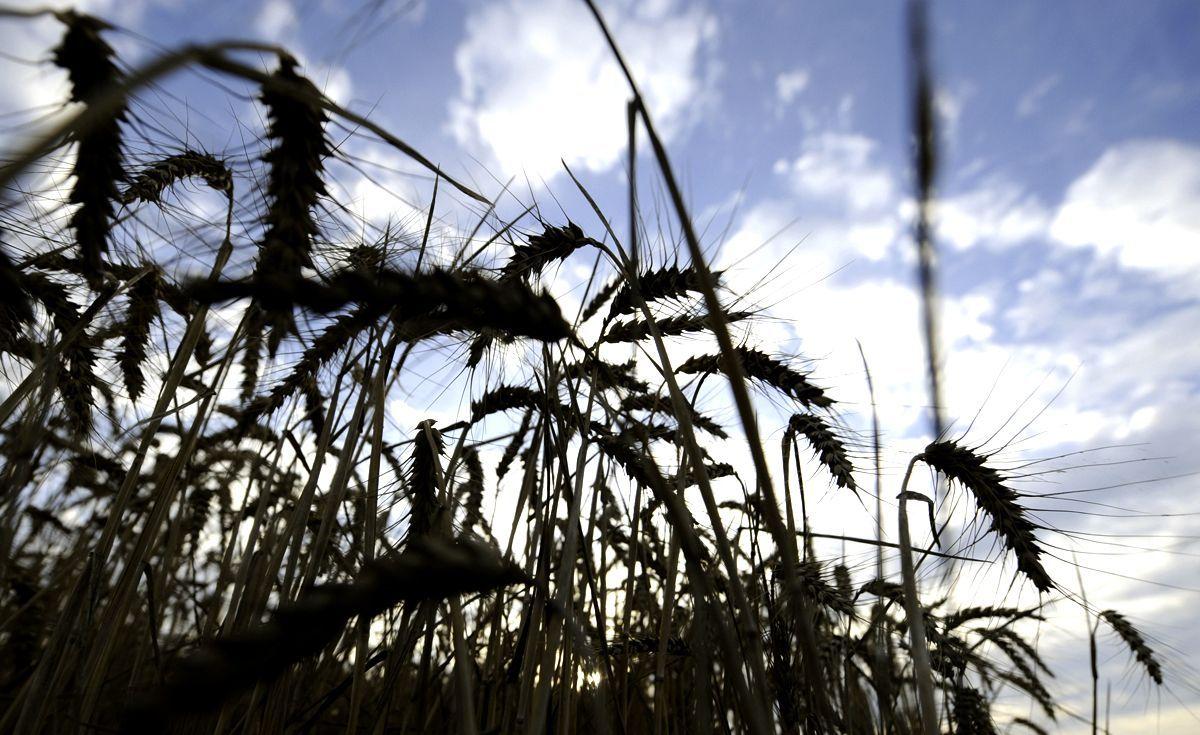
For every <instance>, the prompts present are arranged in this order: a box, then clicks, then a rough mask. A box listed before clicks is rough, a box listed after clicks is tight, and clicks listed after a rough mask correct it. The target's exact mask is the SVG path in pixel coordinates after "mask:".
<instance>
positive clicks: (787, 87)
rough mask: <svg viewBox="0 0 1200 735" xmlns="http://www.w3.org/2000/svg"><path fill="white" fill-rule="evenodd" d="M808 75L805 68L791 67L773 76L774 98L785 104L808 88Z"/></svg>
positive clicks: (788, 103)
mask: <svg viewBox="0 0 1200 735" xmlns="http://www.w3.org/2000/svg"><path fill="white" fill-rule="evenodd" d="M809 79H810V76H809V73H808V70H807V69H793V70H791V71H787V72H783V73H782V74H780V75H779V76H777V77H775V99H776V100H777V101H778V102H779V104H780V105H782V106H785V107H786V106H787V105H790V104H791V103H792V100H794V99H796V96H797V95H799V94H800V93H801V92H803V91H804V90H805V89H807V88H808V82H809Z"/></svg>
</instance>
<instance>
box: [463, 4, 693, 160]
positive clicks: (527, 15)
mask: <svg viewBox="0 0 1200 735" xmlns="http://www.w3.org/2000/svg"><path fill="white" fill-rule="evenodd" d="M604 5H605V7H604V10H605V16H606V19H607V20H608V22H609V23H610V26H611V28H612V31H613V33H614V35H615V37H616V38H617V41H618V43H620V45H621V48H622V51H623V53H624V54H625V56H626V58H627V59H628V61H629V63H630V65H631V67H632V70H633V73H634V75H635V77H636V79H637V80H638V83H639V85H640V87H641V89H642V93H643V94H644V95H645V97H646V101H647V105H648V106H649V108H650V111H651V114H653V115H654V118H655V123H656V125H658V127H659V129H660V133H661V134H662V135H663V136H664V137H666V138H667V139H670V138H671V137H672V136H674V135H676V134H678V133H679V131H681V130H682V129H683V128H684V126H685V125H686V124H687V123H688V122H690V121H692V120H694V119H695V117H696V113H697V107H698V106H699V105H700V104H701V103H702V101H703V99H704V98H705V97H706V96H707V95H708V94H710V81H711V80H710V77H709V76H708V75H709V74H710V73H711V71H712V69H713V68H714V67H712V65H711V64H710V63H707V54H706V52H707V51H708V50H709V49H710V48H711V46H712V44H713V43H714V41H715V37H716V31H717V24H716V20H715V18H714V17H713V16H712V15H710V14H709V13H707V12H706V11H704V10H703V9H701V8H699V7H695V6H692V7H687V8H684V7H682V6H681V4H680V3H677V2H674V0H659V1H658V2H653V3H634V2H632V1H631V0H621V1H620V2H613V3H606V4H604ZM455 66H456V68H457V70H458V74H459V78H460V80H461V86H460V89H459V93H458V95H457V97H456V98H455V99H454V100H453V101H452V102H451V104H450V121H449V128H450V130H451V132H452V133H453V135H454V137H455V138H456V139H457V140H458V142H459V143H460V144H463V145H465V146H467V147H469V148H472V149H475V150H478V151H480V152H482V153H483V154H484V155H485V156H487V157H488V158H489V159H490V160H489V163H491V164H493V165H495V166H497V167H498V168H499V169H500V173H501V174H502V175H504V176H508V175H514V174H522V173H528V174H530V175H531V176H533V177H537V176H542V177H545V178H550V177H552V176H554V175H557V174H558V173H560V172H561V165H560V163H559V159H560V158H561V159H565V160H566V161H567V162H568V164H571V165H572V166H576V167H583V168H586V169H588V170H591V171H604V170H606V169H608V168H610V167H612V166H613V165H614V164H616V163H617V162H618V161H619V160H620V158H621V155H622V154H623V152H624V151H625V146H626V137H627V136H626V123H625V106H626V102H627V101H628V99H629V89H628V86H627V85H626V82H625V80H624V78H623V77H622V75H621V72H620V70H619V68H618V67H617V65H616V63H615V62H614V61H613V59H612V56H611V54H610V52H609V50H608V48H607V47H606V45H605V43H604V39H603V37H602V36H601V34H600V31H599V29H598V28H597V27H596V24H595V21H594V20H593V19H592V18H591V16H590V14H589V13H588V12H587V9H586V8H585V7H584V6H583V4H582V3H578V2H574V1H573V0H508V1H507V2H501V3H492V4H486V5H481V6H478V7H477V8H476V9H475V10H473V11H472V13H471V15H470V16H469V17H468V18H467V32H466V37H465V38H464V39H463V41H462V43H461V44H460V45H459V47H458V49H457V51H456V52H455Z"/></svg>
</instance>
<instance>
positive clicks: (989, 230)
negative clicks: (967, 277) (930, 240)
mask: <svg viewBox="0 0 1200 735" xmlns="http://www.w3.org/2000/svg"><path fill="white" fill-rule="evenodd" d="M1050 217H1051V213H1050V212H1049V211H1048V210H1047V209H1046V207H1045V206H1044V205H1043V204H1042V203H1041V202H1040V201H1038V199H1037V198H1036V197H1033V196H1031V195H1028V194H1026V193H1025V192H1024V191H1023V190H1022V189H1021V188H1020V187H1019V186H1017V185H1015V184H1013V183H1011V182H1009V181H1003V180H1000V181H993V182H990V183H987V184H985V185H983V186H980V187H979V188H977V189H974V190H972V191H969V192H966V193H964V194H959V195H955V196H952V197H947V198H945V199H942V200H940V201H938V203H937V233H938V237H939V239H941V240H944V241H946V242H949V243H950V244H951V245H953V246H954V247H956V248H959V249H966V248H969V247H972V246H974V245H976V244H983V245H1011V244H1015V243H1019V242H1023V241H1026V240H1029V239H1031V238H1034V237H1037V236H1039V235H1042V234H1044V233H1045V231H1046V227H1047V225H1048V224H1049V222H1050Z"/></svg>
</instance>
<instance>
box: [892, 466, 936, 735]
mask: <svg viewBox="0 0 1200 735" xmlns="http://www.w3.org/2000/svg"><path fill="white" fill-rule="evenodd" d="M920 459H921V455H919V454H918V455H917V456H915V457H913V458H912V460H911V461H910V462H909V463H908V469H907V470H906V471H905V473H904V481H903V482H901V484H900V503H899V505H900V572H901V574H902V575H903V580H904V581H903V583H904V610H905V614H906V616H907V618H908V632H909V636H910V639H911V641H912V659H913V673H914V676H915V677H916V680H917V697H918V701H919V704H920V709H921V727H922V729H923V730H924V732H925V735H938V711H937V704H936V700H935V699H934V696H933V669H932V667H931V666H930V664H929V644H928V642H927V641H926V639H925V612H924V610H923V609H922V607H921V601H920V598H918V597H917V575H916V571H915V570H914V568H913V558H912V540H911V539H910V538H909V535H908V480H909V478H910V477H911V476H912V471H913V467H914V466H916V464H917V462H918V461H920Z"/></svg>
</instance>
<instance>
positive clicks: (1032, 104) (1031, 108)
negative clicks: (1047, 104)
mask: <svg viewBox="0 0 1200 735" xmlns="http://www.w3.org/2000/svg"><path fill="white" fill-rule="evenodd" d="M1061 81H1062V76H1061V75H1060V74H1051V75H1050V76H1048V77H1046V78H1045V79H1042V80H1041V81H1039V82H1038V83H1037V84H1035V85H1033V88H1032V89H1030V90H1029V91H1028V92H1026V93H1025V94H1023V95H1021V99H1019V100H1017V117H1029V116H1031V115H1033V114H1034V113H1035V112H1037V111H1038V110H1039V109H1040V108H1041V104H1042V100H1043V99H1044V98H1045V97H1046V95H1048V94H1050V92H1052V91H1053V90H1054V88H1055V87H1057V86H1058V83H1059V82H1061Z"/></svg>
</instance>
